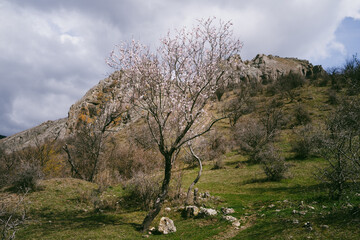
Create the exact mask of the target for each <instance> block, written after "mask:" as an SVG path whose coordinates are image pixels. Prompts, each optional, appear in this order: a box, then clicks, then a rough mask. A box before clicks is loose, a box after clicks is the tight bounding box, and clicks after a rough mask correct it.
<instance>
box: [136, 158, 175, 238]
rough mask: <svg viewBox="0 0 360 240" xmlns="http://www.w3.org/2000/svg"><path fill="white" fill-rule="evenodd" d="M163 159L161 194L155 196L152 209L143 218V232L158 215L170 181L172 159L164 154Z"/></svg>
mask: <svg viewBox="0 0 360 240" xmlns="http://www.w3.org/2000/svg"><path fill="white" fill-rule="evenodd" d="M164 158H165V176H164V180H163V182H162V186H161V192H160V193H159V195H158V196H157V198H156V201H155V202H154V206H153V208H152V209H150V211H149V212H148V214H147V215H146V217H145V218H144V220H143V222H142V225H141V228H142V231H143V232H145V231H146V230H148V228H149V226H150V224H151V223H152V221H153V220H154V219H155V217H156V216H157V215H158V214H159V212H160V210H161V207H162V204H163V203H164V200H165V198H166V196H167V194H168V190H169V185H170V179H171V168H172V162H171V158H172V156H171V155H170V154H166V155H164Z"/></svg>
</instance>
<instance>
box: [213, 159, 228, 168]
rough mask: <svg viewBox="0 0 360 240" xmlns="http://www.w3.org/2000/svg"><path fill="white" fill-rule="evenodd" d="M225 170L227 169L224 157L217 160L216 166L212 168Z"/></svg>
mask: <svg viewBox="0 0 360 240" xmlns="http://www.w3.org/2000/svg"><path fill="white" fill-rule="evenodd" d="M223 168H225V164H224V157H218V158H217V159H216V160H214V166H213V167H212V170H216V169H223Z"/></svg>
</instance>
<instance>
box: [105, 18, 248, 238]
mask: <svg viewBox="0 0 360 240" xmlns="http://www.w3.org/2000/svg"><path fill="white" fill-rule="evenodd" d="M231 26H232V23H231V22H223V21H218V22H217V21H215V18H209V19H207V20H199V21H198V23H197V25H196V26H194V27H193V28H192V29H191V30H190V31H189V30H187V29H186V28H183V29H181V30H180V31H176V33H175V34H174V35H172V34H171V33H170V32H168V34H167V35H166V37H164V38H163V39H161V44H160V46H159V47H158V48H157V50H156V51H154V52H152V51H151V50H150V48H149V47H147V46H144V45H142V44H141V43H139V42H137V41H132V42H130V43H122V44H120V45H118V46H116V47H115V49H114V51H112V53H111V55H110V57H109V59H108V62H107V63H108V64H109V65H110V66H111V67H113V68H114V69H116V70H120V71H121V73H122V77H121V81H120V82H121V86H120V88H122V92H123V95H122V96H121V97H122V101H123V103H125V104H127V106H126V107H128V108H132V109H136V110H137V111H138V112H139V113H140V114H143V115H144V116H145V119H146V121H147V125H148V127H149V130H150V132H151V135H152V139H153V140H154V141H155V142H156V144H157V146H158V148H159V151H160V153H161V154H162V156H163V157H164V163H165V172H164V179H163V182H162V187H161V191H160V194H159V195H158V196H157V198H156V200H155V201H154V206H153V208H152V209H151V210H150V211H149V213H148V214H147V216H146V217H145V219H144V221H143V223H142V229H143V231H145V230H147V229H148V227H149V226H150V224H151V222H152V221H153V219H154V218H155V217H156V216H157V214H158V213H159V212H160V210H161V206H162V204H163V202H164V200H165V198H166V196H167V193H168V189H169V183H170V179H171V169H172V166H173V163H174V160H175V158H176V155H177V153H178V151H180V149H181V147H182V146H183V145H184V144H185V143H187V142H189V141H191V140H193V139H195V138H197V137H199V136H201V135H203V134H205V133H206V132H208V131H209V130H210V129H211V127H212V126H213V125H214V124H215V123H216V122H217V121H219V120H221V119H223V118H224V117H215V116H211V115H210V114H209V113H208V112H207V111H206V109H205V106H206V104H207V102H208V101H209V99H210V98H211V97H212V96H214V93H215V91H216V90H217V88H218V87H219V86H222V84H223V82H224V80H225V79H226V77H227V75H228V74H227V71H228V69H230V68H229V65H230V61H231V59H232V58H231V56H233V55H238V54H239V53H240V50H241V47H242V43H241V42H240V41H239V40H237V39H234V38H233V33H232V30H231Z"/></svg>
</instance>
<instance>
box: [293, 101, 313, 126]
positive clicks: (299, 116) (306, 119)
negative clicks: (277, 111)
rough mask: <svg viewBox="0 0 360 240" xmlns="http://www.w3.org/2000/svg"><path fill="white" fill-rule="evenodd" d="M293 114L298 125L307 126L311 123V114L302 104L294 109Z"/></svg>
mask: <svg viewBox="0 0 360 240" xmlns="http://www.w3.org/2000/svg"><path fill="white" fill-rule="evenodd" d="M293 114H294V118H295V124H296V125H306V124H308V123H310V122H311V117H310V113H309V111H308V110H307V109H306V107H305V106H304V105H302V104H297V105H296V106H295V107H294V110H293Z"/></svg>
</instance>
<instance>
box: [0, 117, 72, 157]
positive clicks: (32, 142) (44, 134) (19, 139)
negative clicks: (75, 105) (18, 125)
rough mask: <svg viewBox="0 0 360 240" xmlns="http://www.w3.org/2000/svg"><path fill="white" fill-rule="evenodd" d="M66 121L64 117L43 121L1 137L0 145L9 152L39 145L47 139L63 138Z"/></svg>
mask: <svg viewBox="0 0 360 240" xmlns="http://www.w3.org/2000/svg"><path fill="white" fill-rule="evenodd" d="M66 123H67V119H66V118H62V119H59V120H55V121H47V122H44V123H42V124H40V125H39V126H36V127H33V128H30V129H28V130H25V131H23V132H20V133H17V134H14V135H12V136H10V137H7V138H4V139H1V140H0V146H1V147H3V148H4V150H5V152H7V153H10V152H12V151H16V150H21V149H24V148H26V147H33V146H36V145H37V144H40V145H41V144H43V143H45V142H48V141H55V140H57V139H63V138H64V136H65V132H66Z"/></svg>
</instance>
